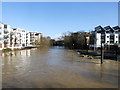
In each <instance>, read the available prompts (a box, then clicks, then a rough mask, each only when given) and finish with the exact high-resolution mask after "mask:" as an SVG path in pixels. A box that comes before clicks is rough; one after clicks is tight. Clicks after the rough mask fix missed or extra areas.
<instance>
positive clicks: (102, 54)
mask: <svg viewBox="0 0 120 90" xmlns="http://www.w3.org/2000/svg"><path fill="white" fill-rule="evenodd" d="M103 35H104V33H101V64H102V63H103V56H104V53H103V42H104V41H103V38H102V37H103Z"/></svg>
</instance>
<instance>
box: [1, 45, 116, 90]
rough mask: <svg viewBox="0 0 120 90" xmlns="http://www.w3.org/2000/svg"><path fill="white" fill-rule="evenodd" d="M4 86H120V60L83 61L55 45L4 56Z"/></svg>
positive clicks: (2, 58)
mask: <svg viewBox="0 0 120 90" xmlns="http://www.w3.org/2000/svg"><path fill="white" fill-rule="evenodd" d="M0 60H2V86H3V88H117V87H118V63H117V62H116V61H112V62H109V61H108V62H105V63H104V64H102V65H101V64H99V63H91V62H85V61H82V60H81V58H80V57H79V55H78V54H77V53H76V52H75V51H72V50H67V49H64V48H59V47H53V48H48V49H28V50H20V51H15V52H12V53H10V54H9V55H7V54H2V55H1V56H0Z"/></svg>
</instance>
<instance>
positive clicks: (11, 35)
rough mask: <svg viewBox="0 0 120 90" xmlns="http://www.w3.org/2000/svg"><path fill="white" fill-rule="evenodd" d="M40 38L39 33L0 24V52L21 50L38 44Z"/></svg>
mask: <svg viewBox="0 0 120 90" xmlns="http://www.w3.org/2000/svg"><path fill="white" fill-rule="evenodd" d="M40 38H41V33H39V32H29V31H27V30H24V29H20V28H11V27H10V25H7V24H4V23H1V22H0V50H2V49H3V48H12V49H13V48H21V47H26V46H31V45H33V43H34V44H35V43H38V42H39V41H40Z"/></svg>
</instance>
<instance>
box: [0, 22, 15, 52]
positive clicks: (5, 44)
mask: <svg viewBox="0 0 120 90" xmlns="http://www.w3.org/2000/svg"><path fill="white" fill-rule="evenodd" d="M11 32H12V28H11V27H10V26H9V25H7V24H3V23H0V50H1V49H3V48H10V47H12V46H13V43H12V41H13V38H12V36H11Z"/></svg>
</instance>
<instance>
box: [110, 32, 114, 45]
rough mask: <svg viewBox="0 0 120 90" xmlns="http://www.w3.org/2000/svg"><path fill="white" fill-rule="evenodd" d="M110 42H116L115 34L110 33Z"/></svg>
mask: <svg viewBox="0 0 120 90" xmlns="http://www.w3.org/2000/svg"><path fill="white" fill-rule="evenodd" d="M110 43H114V35H113V34H112V35H110Z"/></svg>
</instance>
